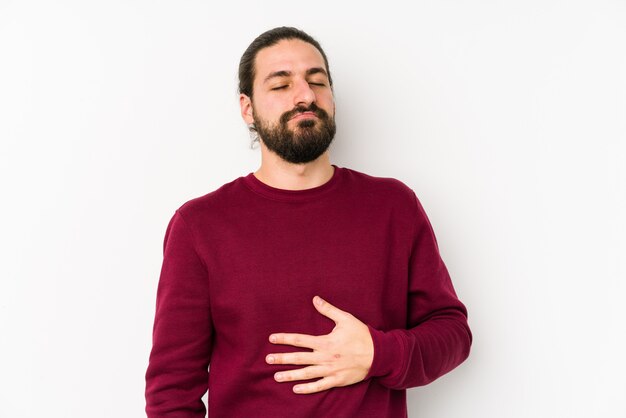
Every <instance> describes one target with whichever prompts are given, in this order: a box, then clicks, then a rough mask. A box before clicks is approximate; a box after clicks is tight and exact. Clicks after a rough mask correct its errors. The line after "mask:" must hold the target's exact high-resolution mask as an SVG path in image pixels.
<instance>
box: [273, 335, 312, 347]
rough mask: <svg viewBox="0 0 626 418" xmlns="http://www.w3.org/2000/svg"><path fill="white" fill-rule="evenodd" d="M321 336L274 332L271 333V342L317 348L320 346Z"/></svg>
mask: <svg viewBox="0 0 626 418" xmlns="http://www.w3.org/2000/svg"><path fill="white" fill-rule="evenodd" d="M319 338H320V337H317V336H314V335H308V334H285V333H279V334H272V335H270V342H271V343H272V344H284V345H293V346H294V347H303V348H310V349H312V350H315V349H316V348H317V347H319V341H318V339H319Z"/></svg>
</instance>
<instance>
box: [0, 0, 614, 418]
mask: <svg viewBox="0 0 626 418" xmlns="http://www.w3.org/2000/svg"><path fill="white" fill-rule="evenodd" d="M281 25H292V26H297V27H300V28H301V29H304V30H305V31H307V32H309V33H311V34H312V35H313V36H314V37H316V38H317V39H318V40H319V41H320V43H321V44H322V46H323V47H324V48H325V50H326V52H327V54H328V56H329V59H330V65H331V72H332V74H333V77H334V80H335V94H336V100H337V123H338V134H337V137H336V138H335V143H334V144H333V146H332V152H331V161H332V162H333V163H335V164H337V165H340V166H345V167H350V168H353V169H356V170H359V171H364V172H366V173H368V174H372V175H378V176H384V177H395V178H398V179H400V180H402V181H403V182H405V183H406V184H407V185H408V186H410V187H411V188H413V189H414V190H415V191H416V193H417V194H418V196H419V197H420V199H421V201H422V203H423V205H424V206H425V208H426V210H427V212H428V214H429V216H430V219H431V221H432V223H433V226H434V228H435V231H436V233H437V237H438V241H439V244H440V248H441V252H442V255H443V257H444V260H445V261H446V263H447V265H448V267H449V270H450V272H451V274H452V276H453V280H454V283H455V286H456V289H457V292H458V294H459V296H460V297H461V299H462V300H463V301H464V302H465V303H466V305H467V306H468V309H469V313H470V325H471V327H472V330H473V332H474V338H475V340H474V345H473V348H472V350H473V351H472V354H471V356H470V358H469V359H468V360H467V362H465V363H464V364H463V365H461V366H460V367H459V368H457V369H456V370H455V371H453V372H452V373H450V374H448V375H446V376H444V377H442V378H441V379H439V380H438V381H436V382H434V383H433V384H431V385H430V386H427V387H423V388H416V389H411V390H410V391H409V408H410V416H411V417H432V418H444V417H446V418H447V417H476V418H483V417H533V418H535V417H546V418H552V417H568V418H569V417H581V418H582V417H626V405H625V401H624V394H625V393H626V383H625V379H624V377H625V375H626V361H625V355H624V353H626V342H625V340H626V326H625V324H624V322H625V321H624V320H625V319H626V314H625V313H624V295H625V290H626V285H625V279H626V274H625V273H626V269H625V264H626V262H625V260H624V259H625V257H624V256H625V255H626V239H625V236H626V222H625V221H624V213H626V193H625V191H626V169H625V168H624V162H625V161H626V155H625V154H626V146H625V144H624V142H625V141H626V47H625V45H626V42H625V41H626V2H624V1H608V0H596V1H565V0H564V1H547V0H543V1H517V2H498V1H474V2H462V1H428V2H420V1H417V2H406V3H402V2H393V1H386V2H383V3H378V2H377V3H365V4H363V3H357V2H339V1H323V0H318V1H315V2H286V1H280V2H275V1H263V2H241V1H233V2H220V3H219V4H212V3H210V2H208V1H177V2H175V1H158V2H157V1H127V0H125V1H106V2H105V1H74V2H71V1H39V2H35V1H10V0H9V1H7V0H0V139H1V145H0V182H1V183H0V186H1V188H0V196H1V197H0V198H1V199H2V200H1V206H0V231H1V239H0V256H1V263H0V274H1V280H0V350H1V352H0V416H1V417H7V418H14V417H36V416H37V417H39V416H45V417H92V418H97V417H107V418H111V417H140V416H143V414H144V413H143V408H144V402H145V401H144V394H143V391H144V385H145V381H144V373H145V369H146V366H147V360H148V355H149V351H150V347H151V332H152V321H153V315H154V304H155V294H156V285H157V281H158V274H159V271H160V264H161V260H162V243H163V236H164V233H165V227H166V225H167V221H168V220H169V219H170V217H171V216H172V214H173V212H174V210H175V209H176V208H178V207H179V206H180V205H181V204H182V203H184V202H185V201H187V200H189V199H191V198H193V197H197V196H200V195H203V194H205V193H208V192H209V191H212V190H214V189H215V188H217V187H219V186H220V185H222V184H224V183H226V182H229V181H232V180H234V179H235V178H237V177H239V176H241V175H246V174H248V173H250V172H252V171H255V170H256V169H257V168H258V165H259V163H260V154H259V150H258V149H256V150H251V149H250V148H249V143H250V139H249V136H248V133H247V130H246V127H245V125H244V123H243V121H242V120H241V118H240V116H239V109H238V100H237V93H236V73H237V65H238V62H239V58H240V56H241V54H242V53H243V51H244V50H245V48H246V47H247V45H248V44H249V43H250V42H251V41H252V40H253V39H254V37H256V36H257V35H258V34H260V33H261V32H263V31H265V30H267V29H270V28H272V27H275V26H281ZM243 395H244V394H242V396H243Z"/></svg>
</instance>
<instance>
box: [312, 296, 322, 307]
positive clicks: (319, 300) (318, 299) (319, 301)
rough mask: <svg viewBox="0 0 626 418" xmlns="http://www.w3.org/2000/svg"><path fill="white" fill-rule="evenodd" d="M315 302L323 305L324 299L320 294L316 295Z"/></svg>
mask: <svg viewBox="0 0 626 418" xmlns="http://www.w3.org/2000/svg"><path fill="white" fill-rule="evenodd" d="M313 302H315V304H316V305H317V306H321V305H322V302H323V300H322V298H321V297H319V296H315V300H314V301H313Z"/></svg>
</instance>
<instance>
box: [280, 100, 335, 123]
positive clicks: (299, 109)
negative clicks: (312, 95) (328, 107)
mask: <svg viewBox="0 0 626 418" xmlns="http://www.w3.org/2000/svg"><path fill="white" fill-rule="evenodd" d="M304 112H311V113H314V114H315V116H317V117H318V118H320V119H328V113H327V112H326V111H325V110H324V109H321V108H319V107H318V106H317V105H316V104H315V103H311V105H310V106H309V107H305V106H297V107H295V108H294V109H292V110H290V111H289V112H285V113H283V115H282V116H281V117H280V121H281V122H282V123H287V122H288V121H289V119H291V118H293V117H294V116H296V115H297V114H299V113H304Z"/></svg>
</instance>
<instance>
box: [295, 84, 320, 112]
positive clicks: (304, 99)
mask: <svg viewBox="0 0 626 418" xmlns="http://www.w3.org/2000/svg"><path fill="white" fill-rule="evenodd" d="M293 101H294V105H295V106H299V105H303V106H307V107H308V106H310V105H311V103H313V102H315V92H314V91H313V90H312V89H311V86H310V85H309V83H308V81H306V80H301V81H300V82H299V83H297V86H296V88H295V94H294V98H293Z"/></svg>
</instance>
